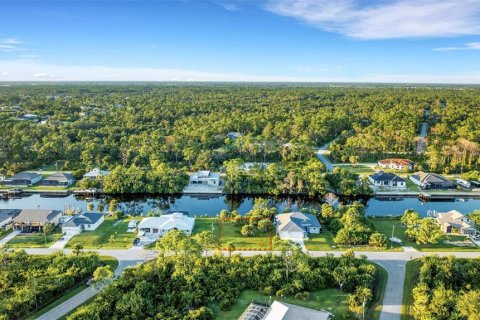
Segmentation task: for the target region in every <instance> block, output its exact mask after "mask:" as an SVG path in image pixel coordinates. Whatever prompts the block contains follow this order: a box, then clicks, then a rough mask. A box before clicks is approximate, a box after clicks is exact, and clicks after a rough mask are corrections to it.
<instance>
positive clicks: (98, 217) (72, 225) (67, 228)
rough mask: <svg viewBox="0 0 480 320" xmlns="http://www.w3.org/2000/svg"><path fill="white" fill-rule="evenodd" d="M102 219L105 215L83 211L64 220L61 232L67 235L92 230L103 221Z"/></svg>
mask: <svg viewBox="0 0 480 320" xmlns="http://www.w3.org/2000/svg"><path fill="white" fill-rule="evenodd" d="M104 219H105V216H104V215H103V214H101V213H95V212H85V213H82V214H79V215H76V216H73V217H72V218H71V219H70V220H68V221H67V222H65V223H64V224H63V225H62V232H63V233H64V234H65V235H67V236H69V235H76V234H80V233H81V232H82V231H84V230H88V231H93V230H95V229H97V228H98V226H100V225H101V224H102V223H103V221H104Z"/></svg>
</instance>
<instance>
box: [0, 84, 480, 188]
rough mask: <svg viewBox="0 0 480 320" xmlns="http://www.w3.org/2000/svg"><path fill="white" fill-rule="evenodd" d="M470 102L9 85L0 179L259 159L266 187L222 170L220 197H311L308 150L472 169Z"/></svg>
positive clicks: (439, 97) (444, 91) (177, 169)
mask: <svg viewBox="0 0 480 320" xmlns="http://www.w3.org/2000/svg"><path fill="white" fill-rule="evenodd" d="M479 93H480V89H477V88H460V87H458V88H455V87H453V88H447V87H440V88H430V87H416V88H410V87H393V86H383V87H382V86H378V87H374V86H372V87H367V86H365V87H356V86H344V87H330V86H316V85H310V86H308V85H304V86H301V85H289V86H287V85H267V84H259V85H246V84H244V85H242V84H199V85H179V84H101V85H100V84H55V85H53V84H52V85H45V84H42V85H40V84H38V85H35V86H32V85H20V84H18V85H12V86H9V87H1V88H0V168H1V169H0V170H1V172H0V174H7V175H10V174H13V173H16V172H18V171H21V170H25V169H33V168H37V167H39V166H42V165H52V164H56V165H57V167H58V169H63V170H73V171H76V175H77V176H81V174H82V173H83V172H84V171H85V170H87V169H90V168H93V167H101V168H103V169H110V170H111V169H114V168H116V167H118V166H120V167H121V168H123V170H125V172H127V171H129V170H130V171H132V172H133V173H138V170H141V171H143V176H141V179H140V180H141V181H140V182H139V183H137V186H138V185H139V184H142V183H143V184H145V185H147V186H148V185H151V184H152V181H157V180H159V179H160V178H159V176H158V173H160V174H163V173H164V172H165V171H167V172H168V174H167V176H177V175H180V176H182V175H185V174H186V173H188V172H191V171H193V170H199V169H212V170H220V169H224V166H226V165H229V166H230V169H232V168H235V166H236V164H238V163H243V162H260V163H275V164H277V166H274V167H269V168H268V169H267V170H268V172H267V173H268V174H270V176H269V177H265V178H263V177H262V179H266V180H265V181H260V182H259V183H260V184H255V185H253V184H251V183H250V184H249V183H248V182H245V176H247V178H248V179H250V178H255V177H254V176H255V172H252V173H247V174H243V173H239V174H236V173H235V172H234V174H232V171H230V172H227V174H230V175H231V176H232V177H233V176H236V180H234V181H232V182H231V183H230V185H228V186H227V188H228V189H229V190H231V192H232V193H239V192H240V193H241V192H247V193H248V192H263V191H268V192H269V193H277V192H278V189H281V190H285V188H284V187H285V186H287V187H288V188H289V189H290V190H291V191H290V193H306V194H316V193H319V192H322V191H323V189H324V188H325V185H324V181H322V180H319V179H318V177H316V176H315V174H313V173H312V171H315V172H318V171H320V170H323V169H322V168H321V166H322V165H321V164H320V163H318V164H317V163H315V162H314V159H315V154H314V148H315V147H318V146H321V145H323V144H325V143H327V142H329V141H332V140H333V139H336V140H335V142H334V143H333V144H332V145H331V146H330V149H331V150H332V158H333V159H334V161H339V162H348V161H351V160H350V159H351V158H352V156H354V157H358V159H359V161H361V162H363V161H376V160H378V159H380V158H383V157H386V156H389V157H390V156H402V157H409V158H412V159H413V160H416V161H417V169H423V170H433V171H437V172H466V171H469V170H475V169H477V170H478V169H479V166H480V164H479V143H480V130H479V129H478V125H477V124H478V123H479V122H480V113H479V112H478V110H479V107H480V94H479ZM32 115H33V116H32ZM422 122H425V123H427V124H428V134H427V137H426V140H425V143H426V150H425V152H420V153H418V152H417V151H418V149H417V143H418V141H419V137H418V136H419V132H420V126H421V123H422ZM229 133H230V134H229ZM232 161H233V162H232ZM235 161H237V162H235ZM225 163H226V164H225ZM265 169H266V168H262V170H265ZM118 170H119V171H121V170H122V169H118ZM133 173H132V175H133ZM170 173H173V174H170ZM262 173H263V171H262ZM120 176H125V175H120ZM262 176H263V174H262ZM476 176H478V175H476ZM248 179H246V180H248ZM276 180H277V181H276ZM280 180H281V183H280V182H279V181H280ZM184 182H185V180H184V179H181V178H180V179H176V178H171V179H166V180H165V181H163V182H161V183H162V185H161V186H160V187H158V190H157V189H156V188H155V187H153V188H151V189H152V191H151V192H157V191H163V190H164V189H172V190H177V189H181V187H182V183H184ZM128 184H129V182H128V181H126V182H125V183H123V186H122V183H120V186H117V185H111V186H110V187H111V189H112V190H113V191H118V190H121V189H122V188H123V187H124V185H128ZM132 184H133V183H132ZM282 184H283V185H282ZM169 186H170V187H169ZM171 186H173V187H171Z"/></svg>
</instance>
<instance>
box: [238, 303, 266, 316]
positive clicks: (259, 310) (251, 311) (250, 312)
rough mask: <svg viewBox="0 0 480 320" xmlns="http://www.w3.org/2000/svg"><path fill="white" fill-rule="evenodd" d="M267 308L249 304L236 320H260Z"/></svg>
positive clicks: (261, 305)
mask: <svg viewBox="0 0 480 320" xmlns="http://www.w3.org/2000/svg"><path fill="white" fill-rule="evenodd" d="M268 309H269V308H268V306H265V305H263V304H258V303H250V304H249V305H248V307H247V309H245V311H244V312H243V313H242V315H241V316H240V318H239V319H238V320H261V319H263V317H264V316H265V314H266V313H267V311H268Z"/></svg>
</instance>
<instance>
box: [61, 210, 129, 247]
mask: <svg viewBox="0 0 480 320" xmlns="http://www.w3.org/2000/svg"><path fill="white" fill-rule="evenodd" d="M128 222H129V220H128V219H125V220H116V219H114V218H111V217H108V218H105V221H104V222H103V223H102V224H101V225H100V226H99V227H98V228H97V229H96V230H94V231H83V232H82V233H80V234H78V235H76V236H74V237H73V238H72V239H71V240H70V241H69V242H68V243H67V248H72V247H73V246H74V245H76V244H80V245H82V246H83V247H84V248H85V249H100V248H101V249H128V248H130V247H131V246H132V244H133V240H135V238H136V237H137V234H136V232H127V229H128Z"/></svg>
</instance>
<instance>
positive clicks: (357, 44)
mask: <svg viewBox="0 0 480 320" xmlns="http://www.w3.org/2000/svg"><path fill="white" fill-rule="evenodd" d="M0 12H1V13H2V15H1V16H2V19H0V81H19V80H20V81H32V80H35V81H42V80H46V81H52V80H58V81H62V80H159V81H170V80H184V81H192V80H193V81H360V82H436V83H477V84H478V83H480V0H454V1H453V0H452V1H450V0H377V1H362V0H336V1H330V0H259V1H253V0H251V1H250V0H237V1H229V0H211V1H208V0H170V1H168V0H158V1H156V0H150V1H125V0H120V1H104V0H97V1H58V0H57V1H48V0H47V1H45V0H42V1H40V0H37V1H25V0H11V1H9V0H0Z"/></svg>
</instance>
